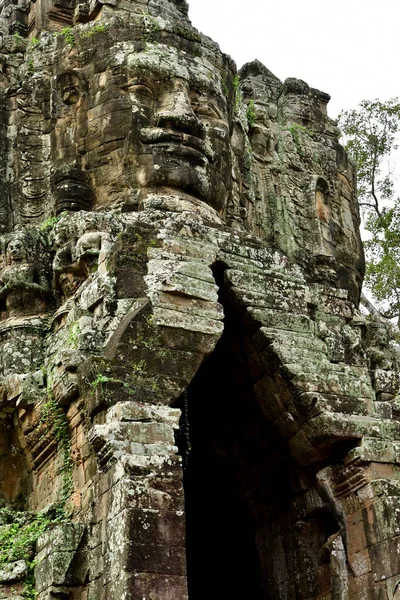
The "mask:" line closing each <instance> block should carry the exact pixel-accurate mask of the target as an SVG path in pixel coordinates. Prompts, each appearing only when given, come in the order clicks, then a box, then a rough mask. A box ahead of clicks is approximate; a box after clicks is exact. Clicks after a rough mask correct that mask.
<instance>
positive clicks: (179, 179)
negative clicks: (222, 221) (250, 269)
mask: <svg viewBox="0 0 400 600" xmlns="http://www.w3.org/2000/svg"><path fill="white" fill-rule="evenodd" d="M136 35H137V33H136ZM139 37H140V34H139ZM106 38H107V41H106V43H105V44H104V45H103V47H101V48H97V50H96V52H95V53H94V55H93V58H92V60H91V61H90V62H89V64H87V65H86V66H84V67H83V68H80V69H77V68H76V67H75V68H74V69H72V70H71V72H70V73H69V74H68V73H67V72H66V71H64V73H63V76H62V78H59V82H58V93H59V98H60V100H61V105H62V110H61V113H60V115H59V123H58V124H57V125H56V127H55V130H54V135H53V140H54V145H55V157H56V169H57V163H58V165H59V166H60V168H61V170H64V171H65V169H66V165H67V167H68V163H69V166H70V167H71V169H74V170H75V171H76V170H77V169H78V170H79V169H80V170H81V172H82V173H83V172H84V173H86V176H88V177H90V178H91V181H92V186H93V188H94V189H95V192H96V200H95V205H94V208H101V207H105V206H114V205H118V204H122V205H124V206H125V207H126V208H128V209H129V207H131V208H134V206H135V205H137V204H139V205H140V204H141V202H143V201H145V199H146V198H147V197H149V195H151V194H154V193H156V194H158V195H162V194H164V195H165V194H166V195H168V194H172V195H179V196H181V197H184V198H189V199H194V200H200V201H203V202H205V203H207V204H209V205H211V206H212V207H214V208H215V209H216V210H217V211H218V212H221V213H222V212H223V210H224V208H225V206H226V203H227V197H228V194H229V192H230V187H231V185H230V177H231V166H230V122H229V121H230V119H229V102H228V99H227V96H228V95H229V92H228V87H227V84H228V85H229V81H231V78H232V75H231V73H230V72H229V70H228V69H225V67H224V66H221V67H220V68H219V69H216V66H215V64H211V62H210V61H209V60H208V59H207V58H202V57H201V56H196V55H195V54H194V53H193V50H191V48H192V47H193V44H188V42H187V40H185V41H184V43H183V45H182V39H181V38H180V37H179V36H177V35H173V34H165V35H164V37H162V38H161V37H160V42H156V41H155V40H154V36H152V41H146V42H145V43H143V41H142V42H141V43H138V42H137V40H136V41H126V42H122V43H121V42H119V43H118V44H114V43H113V42H112V39H111V36H106ZM198 46H199V45H198ZM199 48H200V46H199ZM198 53H199V52H198ZM220 63H221V65H223V59H222V57H221V60H220ZM80 82H81V83H80ZM80 86H81V87H80ZM85 88H86V89H85ZM59 180H61V181H63V182H64V185H63V187H62V188H60V189H62V190H63V194H64V197H65V195H68V194H66V191H65V182H68V181H71V178H70V177H69V176H68V175H67V176H66V177H65V178H63V177H61V178H59ZM64 205H65V202H64ZM64 208H65V206H64Z"/></svg>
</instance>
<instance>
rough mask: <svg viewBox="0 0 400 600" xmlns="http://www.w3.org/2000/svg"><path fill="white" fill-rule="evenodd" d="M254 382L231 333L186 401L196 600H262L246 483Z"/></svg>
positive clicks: (189, 540)
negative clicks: (245, 455)
mask: <svg viewBox="0 0 400 600" xmlns="http://www.w3.org/2000/svg"><path fill="white" fill-rule="evenodd" d="M250 390H251V387H250V383H249V381H248V380H247V379H246V377H245V375H244V371H243V368H242V367H241V365H240V361H239V356H238V355H237V354H236V353H235V341H234V340H233V339H232V338H231V337H230V336H229V335H228V334H224V336H223V338H222V339H221V341H220V342H219V344H218V345H217V348H216V350H215V351H214V352H213V354H212V355H211V356H210V358H209V359H208V360H207V361H206V362H205V363H204V365H203V366H202V367H201V368H200V370H199V372H198V373H197V375H196V377H195V378H194V380H193V381H192V383H191V384H190V386H189V388H188V390H187V392H186V393H185V394H184V395H183V396H182V397H181V399H180V407H181V408H182V411H183V417H182V422H181V429H180V432H179V436H178V445H179V448H180V453H181V454H182V456H183V461H184V488H185V502H186V548H187V563H188V586H189V599H190V600H204V599H205V598H207V599H208V600H217V599H218V600H224V599H226V600H228V599H229V600H244V599H247V598H249V599H250V598H251V599H252V600H261V599H262V597H263V596H262V594H261V587H260V574H259V565H258V555H257V548H256V542H255V524H254V519H253V516H252V515H251V511H250V510H249V506H248V502H247V498H246V489H245V485H244V482H243V481H242V480H241V468H242V466H241V461H242V459H243V456H242V443H243V440H244V438H245V437H246V433H247V430H248V424H249V421H250V419H251V417H250V414H249V413H250V412H251V410H252V409H254V406H253V407H250V404H251V402H249V398H248V396H249V391H250Z"/></svg>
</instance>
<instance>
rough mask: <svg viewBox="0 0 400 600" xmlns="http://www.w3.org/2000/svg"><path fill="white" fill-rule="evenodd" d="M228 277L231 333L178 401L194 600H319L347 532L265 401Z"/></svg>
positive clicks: (247, 325) (224, 294)
mask: <svg viewBox="0 0 400 600" xmlns="http://www.w3.org/2000/svg"><path fill="white" fill-rule="evenodd" d="M222 277H223V271H222V270H221V271H220V272H218V271H217V272H216V278H217V282H218V284H219V287H220V290H221V295H220V302H221V304H222V305H223V306H224V312H225V319H224V325H225V327H224V333H223V335H222V337H221V339H220V341H219V342H218V344H217V346H216V348H215V350H214V352H213V353H212V354H211V356H209V357H208V359H207V360H205V362H204V363H203V365H202V366H201V368H200V369H199V371H198V373H197V374H196V376H195V377H194V379H193V380H192V382H191V384H190V385H189V387H188V389H187V390H186V392H185V393H184V394H183V395H182V396H181V398H180V399H179V402H178V406H179V407H180V408H181V409H182V419H181V424H180V429H179V431H178V433H177V445H178V448H179V453H180V454H181V455H182V459H183V466H184V490H185V505H186V506H185V508H186V551H187V569H188V588H189V600H204V598H207V600H245V599H246V600H247V599H249V600H250V599H251V600H278V599H280V600H295V599H300V598H310V599H311V598H317V597H320V596H321V594H323V593H328V592H329V590H330V586H331V583H330V581H331V576H330V559H329V556H330V550H329V548H330V545H329V543H328V544H327V542H328V540H329V538H330V537H331V536H335V535H340V527H339V524H338V521H337V518H336V515H335V514H334V512H332V510H331V507H330V506H329V503H327V501H326V499H324V498H322V497H321V496H320V495H319V493H318V486H317V484H316V479H315V471H314V470H313V469H312V468H308V467H307V468H306V467H300V466H299V465H298V464H297V463H295V461H294V459H293V458H292V457H291V455H290V452H289V450H288V446H287V443H286V441H285V440H284V439H283V438H282V437H281V436H280V435H279V433H278V431H277V429H276V428H275V427H274V426H273V424H271V423H270V422H268V420H267V418H266V417H265V415H264V413H263V412H262V411H261V408H260V407H259V405H258V403H257V399H256V397H255V394H254V389H253V386H254V382H255V381H257V380H258V379H257V378H260V377H261V376H262V373H261V372H260V365H259V364H258V365H257V364H256V363H257V360H258V359H257V353H256V352H255V349H254V346H253V345H252V335H253V333H254V330H253V329H252V323H251V322H249V321H248V319H246V318H244V314H243V313H242V311H241V309H240V307H239V306H238V305H237V304H236V303H235V298H234V297H233V296H231V295H230V292H229V288H228V287H226V286H225V284H224V283H223V282H222V281H221V279H222ZM277 392H279V390H277ZM265 401H266V402H268V399H265ZM338 450H339V451H340V449H338ZM339 453H340V452H339Z"/></svg>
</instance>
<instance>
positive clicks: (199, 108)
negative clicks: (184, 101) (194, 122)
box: [192, 100, 222, 119]
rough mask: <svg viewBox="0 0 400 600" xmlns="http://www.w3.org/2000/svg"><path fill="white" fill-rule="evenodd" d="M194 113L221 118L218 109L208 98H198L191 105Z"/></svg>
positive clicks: (211, 117)
mask: <svg viewBox="0 0 400 600" xmlns="http://www.w3.org/2000/svg"><path fill="white" fill-rule="evenodd" d="M192 107H193V110H194V112H195V113H196V115H199V116H200V117H208V118H210V119H222V115H221V112H220V110H219V109H218V108H217V107H216V105H215V104H214V103H213V102H211V101H210V100H203V101H202V100H199V101H196V102H194V103H193V105H192Z"/></svg>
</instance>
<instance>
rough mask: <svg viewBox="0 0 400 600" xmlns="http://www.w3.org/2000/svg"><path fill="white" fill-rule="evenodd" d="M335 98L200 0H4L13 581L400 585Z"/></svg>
mask: <svg viewBox="0 0 400 600" xmlns="http://www.w3.org/2000/svg"><path fill="white" fill-rule="evenodd" d="M328 101H329V96H328V95H327V94H325V93H323V92H320V91H318V90H316V89H313V88H311V87H309V85H307V84H306V83H305V82H304V81H301V80H298V79H287V80H286V81H284V82H281V81H280V80H279V79H278V78H277V77H275V76H274V75H273V74H272V73H271V72H270V71H269V70H268V69H267V68H266V67H265V66H264V65H262V64H261V63H260V62H258V61H255V62H252V63H249V64H246V65H245V66H244V67H243V68H242V69H241V70H240V71H239V73H237V71H236V67H235V64H234V63H233V62H232V61H231V59H230V58H229V57H227V56H225V55H224V54H222V53H221V51H220V50H219V47H218V46H217V45H216V44H215V43H214V42H213V41H211V40H210V39H209V38H207V37H205V36H203V35H202V34H200V33H199V32H198V31H197V30H196V29H194V28H193V27H192V25H191V23H190V21H189V19H188V6H187V3H186V2H185V0H87V1H84V2H79V0H76V1H75V0H0V128H1V132H0V340H1V355H0V401H1V407H0V598H1V599H13V600H21V599H22V598H30V599H33V598H36V599H37V600H49V599H60V600H185V599H187V598H189V599H190V600H205V599H207V600H306V599H307V600H316V599H319V600H399V599H400V395H399V387H400V382H399V366H398V363H399V358H398V352H397V347H396V345H395V343H394V342H393V341H392V337H391V336H392V334H391V330H390V327H388V325H387V324H386V323H384V322H382V321H380V320H379V319H377V318H375V317H373V316H372V317H366V316H365V315H363V314H362V313H361V312H360V310H359V308H358V305H359V298H360V289H361V285H362V280H363V274H364V257H363V249H362V245H361V241H360V235H359V213H358V207H357V202H356V199H355V174H354V170H353V166H352V164H351V163H350V162H349V160H348V158H347V155H346V153H345V151H344V150H343V148H342V147H341V146H340V144H339V142H338V137H339V131H338V129H337V127H336V125H335V122H334V121H332V120H331V119H329V118H328V116H327V110H326V107H327V104H328Z"/></svg>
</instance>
